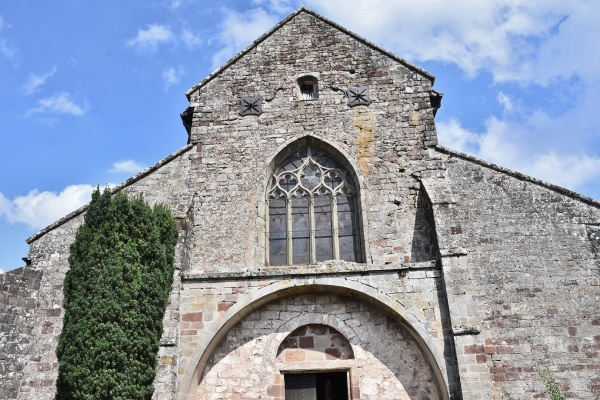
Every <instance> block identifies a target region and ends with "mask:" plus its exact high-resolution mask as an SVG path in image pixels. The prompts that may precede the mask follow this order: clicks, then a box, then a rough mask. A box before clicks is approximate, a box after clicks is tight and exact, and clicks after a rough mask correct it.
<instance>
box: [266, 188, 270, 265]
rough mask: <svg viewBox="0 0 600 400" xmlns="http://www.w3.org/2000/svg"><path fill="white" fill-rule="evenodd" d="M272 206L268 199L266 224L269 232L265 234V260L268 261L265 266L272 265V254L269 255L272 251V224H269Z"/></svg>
mask: <svg viewBox="0 0 600 400" xmlns="http://www.w3.org/2000/svg"><path fill="white" fill-rule="evenodd" d="M270 204H271V201H270V200H269V199H267V207H266V210H265V223H266V226H267V230H266V232H265V259H266V263H265V265H271V264H270V262H271V254H270V253H269V252H270V251H271V246H270V244H271V235H270V229H271V224H269V206H270Z"/></svg>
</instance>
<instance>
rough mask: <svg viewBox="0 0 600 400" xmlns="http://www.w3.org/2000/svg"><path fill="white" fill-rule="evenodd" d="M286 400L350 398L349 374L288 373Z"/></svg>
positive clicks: (286, 378) (340, 399)
mask: <svg viewBox="0 0 600 400" xmlns="http://www.w3.org/2000/svg"><path fill="white" fill-rule="evenodd" d="M285 400H348V374H347V373H346V371H338V372H324V373H312V374H286V375H285Z"/></svg>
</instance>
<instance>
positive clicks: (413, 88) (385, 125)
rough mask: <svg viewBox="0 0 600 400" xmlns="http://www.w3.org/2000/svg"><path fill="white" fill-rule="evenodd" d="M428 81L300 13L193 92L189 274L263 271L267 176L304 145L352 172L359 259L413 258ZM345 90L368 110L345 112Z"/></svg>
mask: <svg viewBox="0 0 600 400" xmlns="http://www.w3.org/2000/svg"><path fill="white" fill-rule="evenodd" d="M304 74H313V75H316V76H318V77H319V94H318V99H314V100H299V99H298V96H297V82H296V79H297V78H298V77H299V76H302V75H304ZM431 85H432V77H431V76H429V75H427V74H426V73H423V72H420V71H419V70H418V69H417V68H416V67H411V66H409V65H408V64H402V63H401V62H400V61H399V60H398V59H394V58H392V57H390V55H388V54H385V53H382V52H381V51H380V50H378V49H376V48H374V47H373V46H371V45H369V44H367V43H364V42H361V41H358V40H356V39H355V38H353V37H351V36H349V35H347V34H346V33H344V32H342V31H340V30H338V29H337V28H335V27H333V26H331V25H329V24H328V23H326V22H324V21H323V20H321V19H319V18H317V17H315V16H313V15H311V14H310V13H300V14H298V15H297V16H295V17H294V18H293V19H292V20H290V21H288V22H287V23H285V24H284V25H283V26H281V27H279V29H277V30H276V31H274V32H273V33H272V34H271V35H269V36H268V37H266V38H265V39H264V40H262V41H260V42H259V43H258V44H257V45H256V46H255V47H253V48H251V49H250V50H249V51H248V52H246V53H245V54H244V55H243V57H241V58H238V59H235V60H234V61H233V62H231V63H230V64H229V65H228V66H227V68H226V69H224V70H222V71H220V72H219V73H218V74H217V75H216V76H215V77H214V78H212V79H209V80H208V81H206V82H204V83H203V84H202V85H201V86H199V87H197V88H195V89H194V90H192V91H191V92H190V93H189V97H190V101H191V106H192V107H193V109H194V113H193V121H192V129H191V138H190V140H191V142H192V143H194V144H197V147H198V158H197V159H195V160H194V163H193V165H192V168H191V175H192V176H193V177H194V179H193V180H190V185H191V186H190V190H193V191H194V192H196V193H197V194H198V203H197V207H196V208H195V209H194V216H193V218H194V229H193V232H192V240H193V242H194V243H197V245H196V246H195V247H194V248H193V249H191V254H190V259H191V260H193V262H192V263H190V265H189V268H190V270H191V271H197V272H200V271H206V272H210V271H224V270H228V271H236V270H239V269H244V270H257V269H258V268H260V267H262V266H264V262H265V257H264V240H263V241H262V242H261V239H263V237H264V229H265V222H264V220H263V219H262V217H263V215H264V198H265V192H266V187H265V184H266V181H267V180H268V178H269V172H270V169H272V168H273V167H275V165H273V164H275V163H276V162H277V161H279V160H281V158H282V157H284V156H285V155H288V154H289V152H290V151H291V150H293V149H294V148H298V146H302V145H303V144H307V143H312V144H313V146H315V147H320V148H321V149H323V150H325V151H328V152H329V153H333V155H334V156H337V158H342V159H341V160H340V161H341V162H342V163H347V164H349V166H351V167H352V169H353V170H354V172H355V173H356V175H357V177H358V180H359V183H360V186H361V190H362V192H361V197H360V200H361V205H362V212H363V214H362V215H363V221H364V227H365V236H366V241H367V243H366V250H367V257H366V258H367V260H366V261H367V262H369V263H370V262H372V263H377V264H383V263H399V262H408V261H411V260H412V258H411V257H413V256H415V257H417V258H419V254H414V255H413V251H412V247H413V231H414V227H415V219H416V208H415V202H416V198H417V190H418V188H419V183H418V181H417V180H416V179H415V178H414V175H418V174H419V173H420V171H423V170H425V169H427V168H428V166H427V165H426V164H424V163H423V162H422V159H423V157H424V156H425V157H426V156H427V154H428V152H427V149H426V146H427V145H430V144H432V143H435V142H436V140H437V139H436V136H435V129H434V122H433V112H432V108H431V105H430V101H429V95H430V90H431ZM351 86H368V87H369V88H370V97H371V100H372V103H371V104H370V105H369V106H357V107H349V106H348V104H347V101H348V98H347V96H346V95H345V90H346V89H347V88H348V87H351ZM246 95H260V96H263V97H264V98H265V99H266V100H265V102H264V104H263V113H262V114H261V115H260V116H252V115H251V116H240V115H239V111H240V101H241V98H242V96H246ZM315 138H316V139H315ZM289 144H291V145H290V146H289V147H286V145H289ZM343 158H347V160H344V159H343ZM257 216H258V218H257ZM240 227H243V229H240ZM224 242H226V243H228V245H227V246H223V245H222V243H224ZM200 244H202V245H200ZM213 244H214V245H213ZM415 253H418V252H415ZM421 258H422V257H421Z"/></svg>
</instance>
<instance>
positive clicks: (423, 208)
mask: <svg viewBox="0 0 600 400" xmlns="http://www.w3.org/2000/svg"><path fill="white" fill-rule="evenodd" d="M439 253H440V250H439V247H438V242H437V235H436V232H435V221H434V220H433V208H432V206H431V200H429V197H428V196H427V193H425V191H424V190H419V193H418V194H417V213H416V216H415V226H414V228H413V240H412V252H411V255H410V259H411V261H412V262H420V261H432V260H437V259H438V258H439Z"/></svg>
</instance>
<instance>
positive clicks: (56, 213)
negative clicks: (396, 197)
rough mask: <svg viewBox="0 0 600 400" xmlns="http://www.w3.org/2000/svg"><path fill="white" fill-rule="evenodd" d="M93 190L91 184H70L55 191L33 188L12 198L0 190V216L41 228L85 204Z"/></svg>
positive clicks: (11, 221) (12, 221)
mask: <svg viewBox="0 0 600 400" xmlns="http://www.w3.org/2000/svg"><path fill="white" fill-rule="evenodd" d="M95 189H96V188H95V187H94V186H91V185H71V186H67V187H66V188H65V189H64V190H63V191H62V192H60V193H58V194H57V193H55V192H48V191H46V192H39V191H38V190H32V191H30V192H29V193H28V194H27V195H25V196H19V197H16V198H15V199H14V200H12V201H10V200H9V199H7V198H6V197H4V196H3V195H2V193H0V216H3V217H4V218H6V219H7V220H8V222H10V223H17V222H20V223H25V224H27V225H28V226H29V227H31V228H33V229H41V228H44V227H45V226H47V225H49V224H51V223H52V222H54V221H56V220H58V219H60V218H62V217H64V216H65V215H67V214H69V213H70V212H72V211H75V210H77V209H78V208H79V207H81V206H83V205H84V204H87V203H88V202H89V201H90V200H91V198H92V197H91V196H92V192H93V191H94V190H95Z"/></svg>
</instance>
